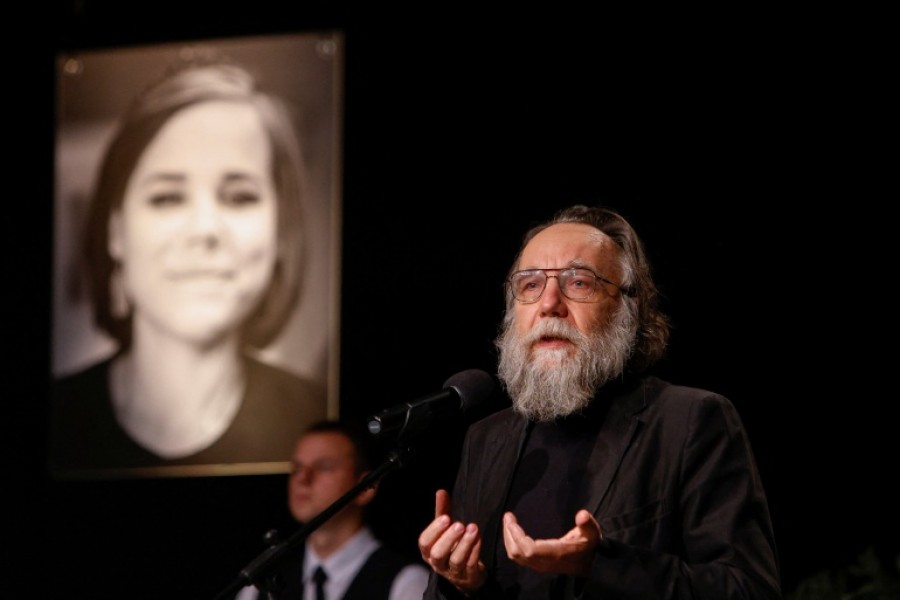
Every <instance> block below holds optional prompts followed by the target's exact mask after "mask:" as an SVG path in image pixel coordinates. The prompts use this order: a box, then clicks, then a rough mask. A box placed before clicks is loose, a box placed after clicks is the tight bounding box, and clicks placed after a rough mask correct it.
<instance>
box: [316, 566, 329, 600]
mask: <svg viewBox="0 0 900 600" xmlns="http://www.w3.org/2000/svg"><path fill="white" fill-rule="evenodd" d="M326 579H328V575H327V574H326V573H325V569H323V568H322V566H321V565H319V566H318V567H316V571H315V573H313V581H315V582H316V600H325V580H326Z"/></svg>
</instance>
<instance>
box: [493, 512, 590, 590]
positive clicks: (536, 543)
mask: <svg viewBox="0 0 900 600" xmlns="http://www.w3.org/2000/svg"><path fill="white" fill-rule="evenodd" d="M601 537H602V535H601V533H600V524H599V523H597V520H596V519H595V518H594V516H593V515H591V513H589V512H588V511H586V510H584V509H582V510H579V511H578V512H577V513H576V514H575V527H573V528H572V529H570V530H569V531H568V532H567V533H566V534H565V535H564V536H562V537H561V538H559V539H555V540H536V539H534V538H531V537H529V536H528V534H526V533H525V530H524V529H522V527H521V526H520V525H519V522H518V520H517V519H516V517H515V515H513V514H512V513H511V512H508V513H506V514H504V515H503V543H504V544H505V545H506V553H507V554H508V555H509V558H510V559H511V560H512V561H513V562H514V563H516V564H518V565H522V566H523V567H528V568H529V569H533V570H535V571H537V572H538V573H559V574H565V575H579V576H587V575H588V574H589V573H590V570H591V563H592V562H593V560H594V550H595V549H596V548H597V545H598V544H599V543H600V539H601Z"/></svg>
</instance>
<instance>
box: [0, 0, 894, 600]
mask: <svg viewBox="0 0 900 600" xmlns="http://www.w3.org/2000/svg"><path fill="white" fill-rule="evenodd" d="M276 6H277V8H276ZM432 10H433V11H434V12H433V14H430V15H428V16H426V15H424V14H417V13H403V14H401V13H397V14H387V13H383V12H378V13H376V12H374V11H372V10H365V11H362V12H352V11H350V10H347V11H341V10H337V9H334V8H332V9H329V10H324V9H316V8H315V7H307V6H303V3H299V4H297V5H296V6H294V5H289V3H283V4H280V3H278V4H276V3H270V2H265V1H263V2H254V3H252V5H243V6H241V7H240V8H239V9H238V8H228V7H227V6H223V5H212V4H210V5H209V6H206V5H204V4H203V3H185V2H182V3H174V2H168V1H167V2H159V3H154V4H152V5H150V4H148V5H146V6H143V7H138V6H137V5H134V4H132V3H112V2H111V3H104V2H92V1H90V0H83V1H81V2H58V3H56V4H53V5H52V8H43V9H33V14H29V15H27V18H26V19H24V20H22V21H21V22H15V21H11V22H10V23H8V24H7V27H8V28H13V29H16V30H18V29H19V28H21V32H20V34H21V35H22V38H23V39H22V42H21V44H20V45H19V46H18V49H17V50H15V51H13V52H12V54H11V55H10V56H9V57H8V59H7V65H6V67H7V69H6V77H7V79H8V81H7V85H5V90H6V94H5V96H6V98H5V102H6V103H7V106H8V113H7V114H8V115H10V116H8V118H7V121H8V123H7V128H8V129H7V132H6V133H7V138H6V139H7V140H8V141H7V145H8V156H7V159H6V162H7V169H8V172H7V178H6V179H7V183H8V185H10V186H11V189H10V190H9V191H10V192H11V193H10V195H9V196H8V197H7V206H8V208H7V215H8V223H7V231H6V234H5V235H4V236H3V237H4V244H5V245H7V246H8V247H6V249H5V251H4V253H3V255H4V260H5V261H8V264H7V265H6V268H5V269H4V271H5V272H6V273H7V280H6V283H5V284H4V292H5V293H4V296H5V297H6V303H5V304H6V306H7V308H6V309H4V310H6V313H5V314H6V315H7V319H6V320H7V325H6V326H5V327H4V330H3V331H4V338H5V344H4V348H5V349H4V354H5V356H4V361H3V365H4V380H5V382H6V389H5V394H4V396H5V398H4V402H3V406H4V414H3V417H2V420H0V422H2V426H3V439H4V442H5V444H8V445H9V447H8V449H7V451H6V453H5V456H6V459H7V460H8V461H9V464H8V467H7V469H6V471H7V473H8V475H7V477H6V478H5V482H4V484H3V486H2V490H3V491H2V494H3V496H5V497H6V502H5V506H6V508H5V509H3V512H4V515H5V521H6V522H7V525H5V526H4V529H5V531H4V533H3V535H2V539H3V543H2V546H3V552H4V554H5V556H4V560H3V564H4V570H5V571H7V573H6V574H5V577H4V578H3V586H4V588H5V590H4V592H5V591H9V590H10V589H11V590H16V592H17V593H16V594H13V595H11V596H9V597H26V598H31V597H33V598H63V597H65V598H162V597H165V598H190V599H204V598H213V597H214V596H215V595H216V594H217V593H218V592H219V591H220V590H222V589H223V588H224V587H225V586H226V585H228V584H230V583H231V582H232V580H233V579H234V578H235V577H236V576H237V575H238V573H239V571H240V569H241V568H243V567H244V566H245V565H246V564H247V563H249V562H250V561H251V560H252V559H254V558H255V557H256V556H257V555H258V554H259V553H260V552H261V551H262V550H263V547H264V546H263V544H262V539H261V538H262V534H263V533H264V532H265V531H267V530H268V529H270V528H273V527H276V528H279V530H280V531H282V532H283V533H285V534H289V533H291V532H293V529H292V527H293V526H292V525H291V523H290V520H289V518H288V516H287V510H286V507H285V481H284V477H283V476H248V477H214V478H184V479H174V480H141V481H112V482H68V483H61V482H54V481H51V480H49V479H48V478H47V476H46V474H45V471H44V467H43V459H44V456H43V452H44V448H45V437H44V436H45V435H46V432H45V424H46V410H47V397H48V383H49V380H48V376H49V370H50V354H49V348H50V323H49V316H50V314H51V310H50V295H51V292H52V290H51V266H52V265H51V257H52V253H51V244H52V218H53V215H52V198H53V181H52V153H53V93H54V90H53V80H54V70H53V57H54V55H55V53H56V52H58V51H60V50H64V49H66V50H71V49H91V48H102V47H115V46H120V45H131V44H143V43H154V42H160V41H175V40H191V39H200V38H205V37H223V36H233V35H256V34H264V33H278V32H282V33H289V32H299V31H305V30H315V29H341V30H343V31H344V33H345V35H346V63H345V64H346V71H345V98H346V103H345V107H344V110H345V122H344V140H343V146H344V166H343V169H344V177H343V206H344V208H343V233H342V235H343V265H344V278H343V286H342V307H341V309H342V313H341V326H342V334H341V410H342V412H343V414H344V416H346V417H347V418H350V419H358V420H363V419H365V417H366V416H368V415H369V414H372V413H373V412H376V411H377V410H379V409H381V408H383V407H386V406H389V405H393V404H396V403H399V402H404V401H407V400H410V399H414V398H417V397H419V396H421V395H423V394H426V393H430V392H432V391H437V390H438V389H440V388H441V387H442V385H443V382H444V381H445V380H446V379H447V378H448V377H449V376H450V375H452V374H453V373H456V372H458V371H460V370H463V369H467V368H481V369H485V370H488V371H493V369H494V366H495V356H494V351H493V345H492V341H493V338H494V335H495V333H496V328H497V324H498V323H499V320H500V318H501V312H502V302H501V281H502V279H503V276H504V274H505V272H506V269H507V268H508V266H509V263H510V261H511V260H512V257H513V255H514V253H515V251H516V250H517V248H518V244H519V240H520V238H521V235H522V233H523V232H524V231H525V229H526V228H527V227H528V226H530V225H531V224H533V223H534V222H536V221H539V220H543V219H545V218H547V217H549V216H550V215H551V214H552V213H553V212H554V211H555V210H556V209H557V208H560V207H563V206H566V205H569V204H572V203H575V202H584V203H597V202H605V203H608V204H610V205H612V206H614V207H616V208H618V209H619V210H620V211H622V212H623V213H624V214H625V215H626V216H628V217H630V218H631V219H632V220H633V223H634V225H635V226H636V228H637V230H638V231H639V233H641V234H642V235H643V236H644V238H645V240H646V243H647V247H648V250H649V252H650V255H651V259H652V261H653V264H654V266H655V273H656V276H657V279H658V282H659V285H660V287H661V289H662V291H663V293H664V306H665V308H666V310H667V312H668V313H669V314H670V315H671V316H672V319H673V322H674V326H675V328H674V335H673V338H672V343H671V348H670V353H669V356H668V358H667V359H666V360H665V361H664V362H663V363H662V364H661V365H659V373H660V374H661V375H663V376H664V377H666V378H668V379H670V380H673V381H675V382H678V383H683V384H688V385H694V386H699V387H706V388H709V389H713V390H715V391H718V392H721V393H723V394H725V395H726V396H728V397H729V398H731V400H732V401H733V402H734V403H735V405H736V406H737V408H738V410H739V412H740V413H741V415H742V416H743V418H744V421H745V424H746V426H747V429H748V432H749V435H750V438H751V442H752V443H753V445H754V449H755V452H756V456H757V460H758V462H759V466H760V470H761V473H762V477H763V480H764V483H765V485H766V488H767V491H768V495H769V501H770V506H771V511H772V516H773V519H774V523H775V528H776V536H777V540H778V545H779V552H780V558H781V563H782V570H783V579H784V587H785V590H786V591H790V590H792V589H794V587H795V586H796V585H797V583H798V582H799V581H801V580H802V579H804V578H805V577H808V576H810V575H812V574H813V573H816V572H817V571H819V570H822V569H834V568H839V567H843V566H846V565H848V564H850V563H852V562H854V561H855V559H856V557H857V556H858V554H859V553H861V552H862V551H863V550H865V549H866V548H868V547H875V548H876V549H877V550H878V551H879V553H880V554H881V555H882V556H883V557H885V558H886V559H889V560H893V557H895V556H896V555H897V554H900V548H898V543H897V541H896V533H897V527H896V524H897V523H896V517H895V514H894V511H895V510H896V507H897V506H898V505H900V502H898V493H897V492H896V491H895V489H894V488H895V481H896V474H895V475H890V473H891V472H895V471H896V457H897V442H896V437H897V436H896V433H895V425H894V419H893V415H894V414H895V413H896V407H895V406H894V404H895V400H896V394H895V393H893V389H891V388H892V387H893V386H890V387H889V382H890V381H891V379H890V377H891V376H892V375H893V368H894V365H893V362H894V361H893V357H894V356H895V355H896V352H895V351H894V350H893V337H894V336H893V334H894V331H893V330H894V329H895V328H894V326H893V322H894V321H895V318H894V313H893V306H891V304H892V303H891V302H890V301H889V299H892V298H893V287H894V281H893V270H892V269H891V267H892V266H893V264H892V262H893V261H892V260H890V261H889V257H891V256H892V254H889V253H888V251H889V249H891V247H892V245H893V242H894V239H893V236H892V235H891V231H890V230H891V228H892V227H891V224H892V221H893V217H892V216H890V215H892V212H893V211H891V210H890V205H891V204H892V203H894V202H895V201H896V192H895V191H893V192H890V191H889V190H892V188H893V186H888V185H887V183H886V179H887V177H886V174H887V173H886V171H887V166H888V164H889V163H888V158H887V157H888V153H887V151H888V149H889V148H893V147H895V146H896V143H895V141H894V139H895V136H890V135H889V134H888V132H887V130H886V127H885V123H886V119H885V115H886V112H882V109H883V104H882V103H883V102H884V101H885V100H884V97H885V92H886V90H887V89H888V87H887V83H888V80H889V78H888V74H890V73H891V71H890V70H885V69H884V68H883V67H882V64H883V60H882V58H881V57H882V56H883V49H884V46H886V43H885V38H884V37H882V36H881V35H880V32H879V29H880V28H879V27H878V26H877V25H878V23H879V20H880V19H879V16H878V15H847V14H842V13H829V14H826V13H821V12H819V13H809V12H803V13H801V12H800V11H799V10H798V11H797V14H789V13H787V12H784V11H782V12H777V13H775V12H773V13H772V14H764V13H749V12H740V13H739V11H738V10H737V9H735V10H734V11H732V12H731V13H725V12H720V13H718V14H712V13H703V14H699V13H698V14H689V13H678V14H662V13H651V12H649V11H648V12H647V13H645V14H640V15H627V16H623V15H612V14H609V13H605V14H594V15H589V14H587V13H585V14H579V13H567V12H564V11H563V10H559V11H558V12H557V13H555V14H552V15H550V14H544V13H537V12H535V13H530V14H522V15H516V16H513V15H487V14H483V13H474V12H472V13H463V12H457V13H453V12H449V11H448V12H444V11H442V10H441V9H439V8H437V7H435V8H433V9H432ZM457 10H460V9H459V8H457ZM9 136H12V137H9ZM894 161H895V159H894ZM892 166H893V165H892ZM493 408H495V407H490V408H489V409H493ZM468 418H469V417H466V418H460V419H456V420H448V421H447V422H446V423H444V424H442V425H441V426H440V427H437V428H435V430H434V431H432V432H430V434H429V435H428V436H426V437H425V438H424V439H422V440H420V441H419V442H417V444H416V447H415V449H416V452H415V457H414V459H413V460H412V461H411V462H410V463H409V464H408V465H407V466H406V467H404V468H403V469H401V470H399V471H397V472H394V473H391V474H390V475H389V476H388V477H387V478H386V479H385V480H384V481H383V486H382V487H383V489H382V494H381V496H380V498H379V501H378V504H377V506H376V507H375V509H376V510H375V514H374V517H375V527H376V531H377V532H378V533H379V534H381V535H382V536H383V537H384V538H385V539H386V540H387V541H389V543H391V544H393V545H396V546H398V547H400V548H402V549H405V550H406V551H409V552H411V553H414V552H415V537H416V536H417V535H418V532H419V530H420V529H421V528H422V527H423V526H424V525H425V524H426V523H427V522H428V520H430V518H431V514H432V510H433V505H432V495H433V492H434V490H435V489H436V488H437V487H439V486H445V485H450V483H451V482H452V478H453V474H454V469H455V461H456V453H457V452H458V447H459V443H460V442H461V436H462V434H463V433H464V430H465V426H466V424H467V419H468ZM0 595H3V596H4V597H6V593H3V594H0Z"/></svg>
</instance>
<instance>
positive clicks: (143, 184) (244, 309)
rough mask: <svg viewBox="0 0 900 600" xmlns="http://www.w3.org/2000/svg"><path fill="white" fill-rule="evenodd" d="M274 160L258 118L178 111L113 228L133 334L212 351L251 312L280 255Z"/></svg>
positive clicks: (232, 107) (243, 109) (211, 105)
mask: <svg viewBox="0 0 900 600" xmlns="http://www.w3.org/2000/svg"><path fill="white" fill-rule="evenodd" d="M271 154H272V152H271V148H270V145H269V140H268V137H267V135H266V132H265V130H264V129H263V126H262V122H261V120H260V117H259V115H258V113H257V112H256V111H255V110H254V109H253V108H252V107H251V106H249V105H247V104H240V103H234V102H226V101H210V102H205V103H202V104H198V105H194V106H191V107H189V108H186V109H183V110H181V111H180V112H178V113H176V114H175V115H174V116H173V117H172V118H171V119H170V120H169V122H168V123H166V124H165V125H164V126H163V127H162V128H161V129H160V131H159V133H158V134H157V135H156V137H155V138H154V139H153V140H152V141H151V142H150V144H149V145H148V146H147V148H146V149H145V151H144V153H143V154H142V156H141V158H140V159H139V160H138V162H137V165H136V167H135V170H134V172H133V173H132V174H131V177H130V179H129V182H128V185H127V188H126V191H125V197H124V200H123V203H122V207H121V210H120V211H118V212H114V213H113V214H112V216H111V220H110V242H109V251H110V255H111V256H112V257H113V258H114V259H116V260H117V261H119V263H120V264H121V266H122V275H123V278H124V285H125V290H126V294H127V296H128V298H129V300H130V302H131V304H132V306H133V308H134V313H133V314H134V319H135V326H136V328H137V330H136V334H138V332H140V331H141V329H142V328H150V329H151V330H154V331H157V332H161V333H163V334H165V335H169V336H173V337H176V338H180V339H183V340H184V341H187V342H190V343H198V344H205V343H211V342H214V341H216V340H218V339H221V338H222V337H224V336H227V335H229V334H230V333H232V332H234V331H235V330H236V329H237V327H239V325H240V324H241V323H242V322H243V321H244V319H245V318H246V317H247V316H248V315H249V314H250V313H251V312H252V311H253V309H254V308H255V307H256V305H257V303H258V302H259V300H260V298H261V297H262V295H263V294H264V293H265V292H266V290H267V288H268V285H269V282H270V281H271V279H272V271H273V267H274V264H275V261H276V255H277V245H278V242H277V233H276V219H277V217H278V215H277V212H278V211H277V204H278V203H277V199H276V197H275V190H274V185H273V182H272V175H271V160H272V157H271Z"/></svg>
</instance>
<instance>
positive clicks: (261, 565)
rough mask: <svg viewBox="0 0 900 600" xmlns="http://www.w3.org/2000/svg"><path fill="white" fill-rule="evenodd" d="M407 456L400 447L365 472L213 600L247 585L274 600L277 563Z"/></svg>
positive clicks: (225, 597)
mask: <svg viewBox="0 0 900 600" xmlns="http://www.w3.org/2000/svg"><path fill="white" fill-rule="evenodd" d="M411 455H412V451H411V450H410V448H408V447H404V446H402V445H401V447H399V448H398V449H397V450H394V451H393V452H391V453H390V455H389V456H388V458H387V459H386V460H385V461H384V462H383V463H381V465H380V466H378V468H376V469H373V470H372V471H369V472H368V473H367V474H366V476H365V477H363V478H362V479H361V480H360V481H359V483H357V484H356V485H355V486H353V487H352V488H351V489H350V491H348V492H347V493H346V494H344V495H343V496H341V497H340V498H338V499H337V500H335V501H334V502H333V503H332V504H331V505H330V506H329V507H328V508H326V509H325V510H323V511H322V512H320V513H319V514H318V515H316V516H315V517H313V518H312V519H310V521H309V522H308V523H307V524H306V525H304V526H303V527H301V528H300V529H299V530H297V531H296V532H295V533H294V534H293V535H291V537H289V538H288V539H286V540H285V541H283V542H278V543H275V544H273V545H271V546H269V547H268V548H267V549H266V550H264V551H263V552H262V553H261V554H260V555H259V556H257V557H256V558H255V559H253V561H251V562H250V563H249V564H248V565H247V566H246V567H244V568H243V569H241V572H240V574H239V575H238V576H237V577H236V578H235V579H234V580H233V581H232V582H231V583H230V584H229V585H228V586H227V587H225V589H223V590H222V591H221V592H220V593H219V595H218V596H216V600H232V599H233V598H234V596H235V594H237V592H238V591H240V589H241V588H243V587H245V586H247V585H255V586H256V587H257V588H258V589H259V590H260V592H261V594H262V595H261V596H260V597H261V598H266V600H277V598H278V595H277V594H276V591H275V587H276V586H275V585H274V583H275V582H274V578H275V573H276V567H277V566H278V565H279V564H280V562H281V560H282V559H283V558H284V557H286V556H288V555H290V553H292V552H293V551H294V550H295V549H297V548H301V547H302V544H303V542H304V541H305V540H306V538H307V537H309V534H311V533H312V532H313V531H315V530H316V529H318V528H319V527H320V526H321V525H322V523H324V522H325V521H327V520H328V519H330V518H331V517H332V516H333V515H334V514H335V513H337V512H338V511H340V510H341V509H342V508H344V507H345V506H346V505H347V504H349V503H350V501H352V500H353V499H354V498H356V497H357V496H358V495H360V494H361V493H362V492H363V491H365V490H366V489H368V488H371V487H374V486H375V484H376V483H377V482H378V481H380V480H381V479H382V478H383V477H384V476H385V475H387V474H388V473H390V472H391V471H393V470H395V469H399V468H400V467H402V466H404V465H405V464H406V461H407V460H408V459H409V457H410V456H411Z"/></svg>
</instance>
